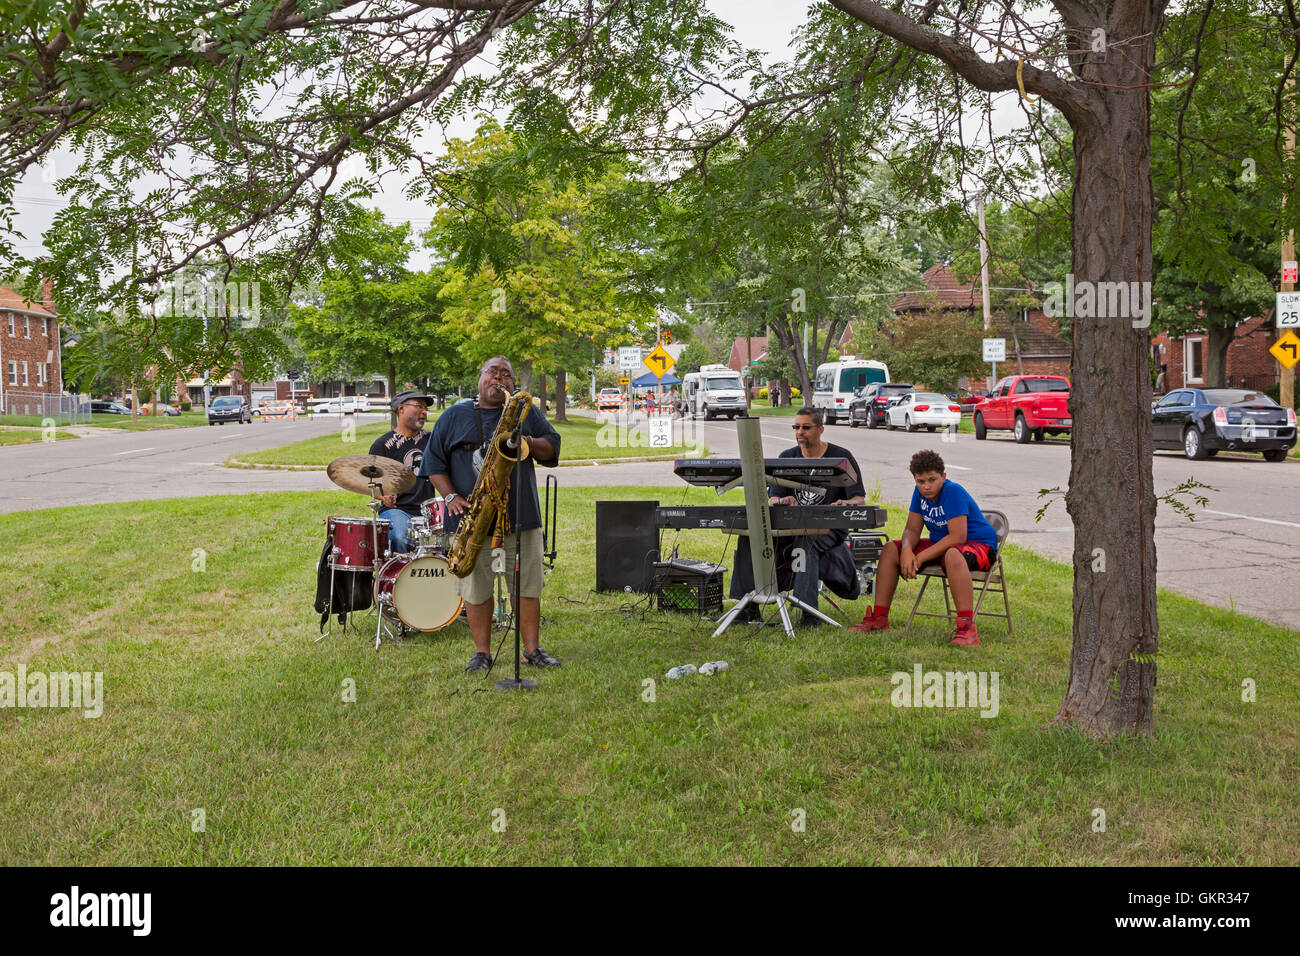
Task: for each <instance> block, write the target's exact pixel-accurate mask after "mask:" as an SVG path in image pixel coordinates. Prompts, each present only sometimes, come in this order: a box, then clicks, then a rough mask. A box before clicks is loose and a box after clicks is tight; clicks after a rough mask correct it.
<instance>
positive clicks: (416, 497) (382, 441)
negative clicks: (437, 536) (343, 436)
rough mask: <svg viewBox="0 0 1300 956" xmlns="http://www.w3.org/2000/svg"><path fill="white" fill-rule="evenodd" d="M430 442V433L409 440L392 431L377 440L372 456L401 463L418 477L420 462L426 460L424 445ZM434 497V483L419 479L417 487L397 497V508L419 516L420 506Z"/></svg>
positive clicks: (371, 448) (371, 451)
mask: <svg viewBox="0 0 1300 956" xmlns="http://www.w3.org/2000/svg"><path fill="white" fill-rule="evenodd" d="M428 440H429V433H428V432H420V434H418V435H416V436H415V437H414V438H407V437H406V436H405V435H399V434H398V433H397V432H395V431H391V432H387V433H385V434H383V435H380V436H379V437H378V438H376V439H375V441H374V444H372V445H371V446H370V454H372V455H380V456H382V457H384V458H391V459H393V461H400V462H401V463H402V464H403V465H405V466H406V467H407V468H410V469H411V471H413V472H415V473H416V474H417V475H418V474H419V473H420V461H421V460H422V459H423V458H424V445H425V442H427V441H428ZM433 496H434V488H433V482H431V481H430V480H429V479H428V478H417V479H416V482H415V487H413V488H412V489H411V490H410V491H403V492H402V493H401V494H400V495H398V496H397V504H396V507H397V508H398V509H399V510H401V511H405V512H406V513H407V514H408V515H418V514H419V513H420V504H421V503H422V502H425V501H428V500H429V499H430V498H432V497H433Z"/></svg>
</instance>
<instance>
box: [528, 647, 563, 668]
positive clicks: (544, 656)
mask: <svg viewBox="0 0 1300 956" xmlns="http://www.w3.org/2000/svg"><path fill="white" fill-rule="evenodd" d="M524 660H526V661H527V662H528V663H530V664H532V665H533V666H534V667H559V666H560V662H559V661H557V660H556V659H555V658H554V657H552V656H551V655H550V654H548V653H546V651H544V650H542V649H541V648H540V647H539V648H537V650H535V651H533V652H532V653H531V654H525V655H524Z"/></svg>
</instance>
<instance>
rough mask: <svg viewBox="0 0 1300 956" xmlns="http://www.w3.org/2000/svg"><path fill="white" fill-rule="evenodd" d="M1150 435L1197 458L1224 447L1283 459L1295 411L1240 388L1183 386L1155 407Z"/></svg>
mask: <svg viewBox="0 0 1300 956" xmlns="http://www.w3.org/2000/svg"><path fill="white" fill-rule="evenodd" d="M1151 437H1152V441H1153V443H1154V445H1155V447H1156V448H1175V449H1176V448H1181V449H1182V451H1183V454H1184V455H1186V456H1187V457H1188V458H1192V459H1195V460H1197V461H1199V460H1201V459H1202V458H1207V457H1211V456H1213V455H1217V454H1218V453H1219V452H1221V451H1224V450H1230V451H1247V452H1262V453H1263V455H1264V460H1265V461H1283V460H1285V458H1286V456H1287V452H1288V451H1290V450H1291V449H1292V448H1293V447H1294V446H1295V442H1296V420H1295V409H1291V408H1283V407H1282V406H1281V405H1279V404H1278V403H1277V402H1275V401H1273V399H1271V398H1269V397H1268V396H1267V395H1264V394H1263V393H1261V392H1252V391H1247V390H1245V389H1240V388H1180V389H1178V390H1177V391H1174V392H1170V393H1169V394H1168V395H1165V396H1164V397H1162V398H1161V399H1160V400H1159V401H1157V402H1156V403H1155V404H1154V405H1153V406H1152V407H1151Z"/></svg>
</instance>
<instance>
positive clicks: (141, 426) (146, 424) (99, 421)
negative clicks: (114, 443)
mask: <svg viewBox="0 0 1300 956" xmlns="http://www.w3.org/2000/svg"><path fill="white" fill-rule="evenodd" d="M90 417H91V419H92V421H91V422H90V423H89V424H91V425H95V426H97V427H106V428H120V429H123V430H125V431H148V430H149V429H152V428H188V427H190V426H191V425H206V424H207V423H208V413H207V412H205V411H203V410H202V409H200V410H199V411H197V412H196V411H194V410H193V409H191V410H190V411H188V412H181V413H180V414H179V415H153V416H149V415H142V416H139V417H136V416H133V415H92V416H90Z"/></svg>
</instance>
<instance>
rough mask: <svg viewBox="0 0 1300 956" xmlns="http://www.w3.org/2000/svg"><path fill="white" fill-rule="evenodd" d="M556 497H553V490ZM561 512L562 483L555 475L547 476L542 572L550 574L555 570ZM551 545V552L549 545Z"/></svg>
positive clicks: (543, 522) (543, 509) (543, 521)
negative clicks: (556, 543) (556, 527)
mask: <svg viewBox="0 0 1300 956" xmlns="http://www.w3.org/2000/svg"><path fill="white" fill-rule="evenodd" d="M552 488H554V489H555V497H554V498H552V497H551V489H552ZM559 510H560V483H559V482H558V481H556V480H555V476H554V475H547V476H546V498H545V500H544V501H543V503H542V570H543V571H545V572H546V573H547V574H550V573H551V572H552V571H554V570H555V554H556V546H555V542H556V529H555V525H556V520H557V518H558V516H559ZM548 544H549V545H550V548H549V550H548V549H547V545H548Z"/></svg>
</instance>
